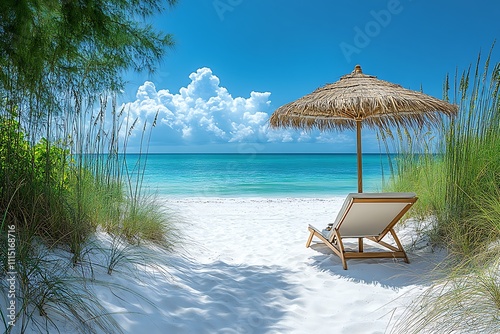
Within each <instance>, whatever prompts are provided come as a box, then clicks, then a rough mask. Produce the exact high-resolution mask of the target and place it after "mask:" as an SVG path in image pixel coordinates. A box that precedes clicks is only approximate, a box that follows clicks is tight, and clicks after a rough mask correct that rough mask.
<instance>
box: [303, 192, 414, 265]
mask: <svg viewBox="0 0 500 334" xmlns="http://www.w3.org/2000/svg"><path fill="white" fill-rule="evenodd" d="M417 199H418V198H417V196H416V194H414V193H352V194H349V195H348V196H347V198H346V199H345V201H344V204H343V205H342V208H341V210H340V211H339V213H338V215H337V218H336V219H335V221H334V223H333V224H329V226H328V227H327V228H326V229H325V230H323V231H320V230H318V229H317V228H315V227H314V226H312V225H309V231H310V232H311V234H310V235H309V239H308V240H307V243H306V247H309V246H310V245H311V242H312V240H313V237H317V238H319V239H320V240H321V241H322V242H324V243H325V244H326V245H327V246H328V247H329V248H330V249H332V250H333V252H334V253H335V254H337V255H338V256H339V257H340V259H341V260H342V266H343V267H344V269H347V262H346V261H347V259H360V258H402V259H404V261H405V262H406V263H409V260H408V257H407V256H406V253H405V251H404V249H403V246H402V245H401V242H400V241H399V239H398V237H397V235H396V232H394V225H396V223H397V222H398V221H399V220H400V219H401V217H403V215H404V214H405V213H406V212H407V211H408V210H409V209H410V208H411V206H412V205H413V204H414V203H415V202H416V201H417ZM388 233H390V234H391V236H392V239H393V242H391V243H392V244H390V243H388V242H384V241H382V239H384V237H385V236H386V235H387V234H388ZM346 238H357V239H358V249H357V250H346V249H345V248H344V243H343V239H346ZM363 239H368V240H371V241H373V242H375V243H376V245H377V246H381V247H382V248H383V249H381V251H366V252H365V251H364V250H363ZM394 244H395V245H394ZM381 247H377V248H381Z"/></svg>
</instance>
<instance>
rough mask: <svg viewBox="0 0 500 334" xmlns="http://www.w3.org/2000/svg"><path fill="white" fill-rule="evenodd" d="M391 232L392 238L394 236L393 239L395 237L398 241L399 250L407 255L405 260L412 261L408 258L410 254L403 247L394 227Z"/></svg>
mask: <svg viewBox="0 0 500 334" xmlns="http://www.w3.org/2000/svg"><path fill="white" fill-rule="evenodd" d="M390 232H391V235H392V238H393V239H394V241H395V242H396V245H398V248H399V250H400V251H401V252H403V254H404V256H405V257H404V261H405V262H406V263H410V260H409V259H408V255H406V252H405V250H404V249H403V245H402V244H401V241H399V238H398V236H397V235H396V232H394V230H393V229H392V228H391V230H390Z"/></svg>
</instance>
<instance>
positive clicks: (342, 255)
mask: <svg viewBox="0 0 500 334" xmlns="http://www.w3.org/2000/svg"><path fill="white" fill-rule="evenodd" d="M335 236H336V237H337V247H338V250H339V252H338V254H337V255H338V256H339V257H340V260H341V261H342V267H343V268H344V270H347V260H346V258H345V250H344V243H343V242H342V238H341V237H340V234H339V232H338V231H337V230H336V231H335Z"/></svg>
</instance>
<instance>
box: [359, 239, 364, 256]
mask: <svg viewBox="0 0 500 334" xmlns="http://www.w3.org/2000/svg"><path fill="white" fill-rule="evenodd" d="M358 244H359V252H360V253H363V238H358Z"/></svg>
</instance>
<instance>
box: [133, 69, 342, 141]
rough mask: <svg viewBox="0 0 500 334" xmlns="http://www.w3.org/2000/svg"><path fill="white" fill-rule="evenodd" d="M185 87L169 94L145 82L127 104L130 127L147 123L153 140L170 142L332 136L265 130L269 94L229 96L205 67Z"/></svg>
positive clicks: (331, 136) (317, 138)
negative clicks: (151, 127) (133, 121)
mask: <svg viewBox="0 0 500 334" xmlns="http://www.w3.org/2000/svg"><path fill="white" fill-rule="evenodd" d="M189 78H190V79H191V82H190V83H189V84H188V85H187V87H182V88H180V89H179V92H178V93H171V92H170V91H169V90H168V89H158V88H157V87H155V85H154V83H152V82H150V81H146V82H145V83H144V84H143V85H141V86H140V87H139V88H138V90H137V94H136V100H135V101H133V102H129V103H127V105H126V107H127V108H128V110H129V115H130V116H129V117H131V119H132V120H135V119H137V120H138V121H137V123H138V125H137V126H136V129H138V130H140V129H142V126H143V125H144V122H147V123H148V124H151V123H152V122H153V118H154V117H155V116H156V115H158V119H157V125H156V128H155V129H154V130H153V133H154V138H155V139H156V141H161V142H162V143H164V144H165V145H172V144H209V143H257V142H259V143H265V142H271V143H287V142H302V143H303V142H325V141H326V142H330V141H334V138H335V137H334V136H333V135H332V134H329V135H325V134H321V133H319V132H318V131H309V132H304V131H302V132H301V131H296V130H290V129H281V130H276V129H270V128H269V126H268V120H269V116H270V113H271V112H272V111H273V110H270V105H271V101H270V99H269V97H270V95H271V93H270V92H253V91H252V92H251V93H250V97H247V98H245V97H233V96H231V94H230V93H229V92H228V90H227V89H226V88H224V87H221V86H220V80H219V78H218V77H217V76H215V75H214V74H213V73H212V70H211V69H210V68H206V67H204V68H200V69H198V70H197V71H196V72H193V73H191V74H190V75H189Z"/></svg>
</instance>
